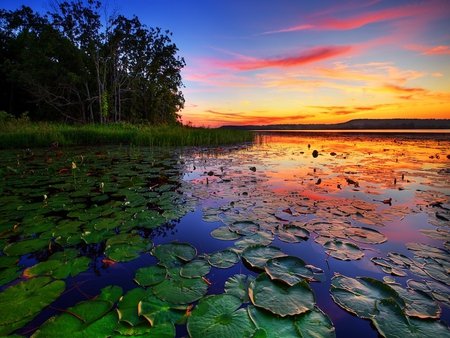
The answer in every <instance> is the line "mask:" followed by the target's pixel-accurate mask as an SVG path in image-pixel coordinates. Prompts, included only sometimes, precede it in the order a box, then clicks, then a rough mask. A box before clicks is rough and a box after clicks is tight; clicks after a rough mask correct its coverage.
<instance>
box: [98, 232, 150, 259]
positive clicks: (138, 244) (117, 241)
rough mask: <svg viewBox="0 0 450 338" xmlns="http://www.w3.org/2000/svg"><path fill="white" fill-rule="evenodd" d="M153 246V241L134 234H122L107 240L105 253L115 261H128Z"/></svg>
mask: <svg viewBox="0 0 450 338" xmlns="http://www.w3.org/2000/svg"><path fill="white" fill-rule="evenodd" d="M152 247H153V242H152V241H150V240H148V239H143V238H142V237H141V236H138V235H133V234H120V235H117V236H113V237H111V238H109V239H108V240H107V241H106V249H105V255H106V256H107V257H108V258H109V259H111V260H113V261H115V262H128V261H131V260H133V259H136V258H138V257H139V256H140V254H141V253H142V252H145V251H148V250H150V249H151V248H152Z"/></svg>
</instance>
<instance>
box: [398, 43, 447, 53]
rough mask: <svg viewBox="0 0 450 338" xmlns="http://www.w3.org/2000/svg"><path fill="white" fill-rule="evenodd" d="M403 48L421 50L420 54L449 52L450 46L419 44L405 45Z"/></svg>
mask: <svg viewBox="0 0 450 338" xmlns="http://www.w3.org/2000/svg"><path fill="white" fill-rule="evenodd" d="M405 48H406V49H411V50H417V51H419V52H422V53H421V55H442V54H450V46H435V47H429V46H421V45H406V46H405Z"/></svg>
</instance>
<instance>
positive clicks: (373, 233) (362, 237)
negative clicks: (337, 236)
mask: <svg viewBox="0 0 450 338" xmlns="http://www.w3.org/2000/svg"><path fill="white" fill-rule="evenodd" d="M344 233H345V234H346V235H347V236H348V237H349V238H350V239H352V240H354V241H356V242H359V243H365V244H381V243H384V242H386V241H387V237H386V236H385V235H384V234H382V233H381V232H379V231H377V230H375V229H371V228H366V227H361V228H359V227H350V228H346V229H345V230H344Z"/></svg>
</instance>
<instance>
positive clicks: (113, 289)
mask: <svg viewBox="0 0 450 338" xmlns="http://www.w3.org/2000/svg"><path fill="white" fill-rule="evenodd" d="M101 291H102V292H101V293H100V295H99V296H98V297H97V299H103V300H109V301H110V302H111V303H115V302H117V301H118V300H119V299H120V297H121V296H122V293H123V289H122V288H121V287H120V286H117V285H109V286H106V287H104V288H103V289H102V290H101Z"/></svg>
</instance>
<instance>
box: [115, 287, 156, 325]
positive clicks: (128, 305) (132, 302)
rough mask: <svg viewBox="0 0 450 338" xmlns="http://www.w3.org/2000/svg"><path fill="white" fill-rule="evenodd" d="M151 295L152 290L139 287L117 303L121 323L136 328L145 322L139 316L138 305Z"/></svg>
mask: <svg viewBox="0 0 450 338" xmlns="http://www.w3.org/2000/svg"><path fill="white" fill-rule="evenodd" d="M149 294H151V291H150V290H147V291H146V290H145V289H144V288H141V287H137V288H134V289H131V290H130V291H128V292H127V293H126V294H125V295H124V296H123V297H121V298H120V300H119V302H118V303H117V313H118V315H119V321H121V322H126V323H128V324H129V325H130V326H136V325H138V324H141V323H143V322H145V319H144V318H143V317H141V316H139V313H138V304H139V303H140V301H141V300H142V299H144V298H145V297H147V296H148V295H149Z"/></svg>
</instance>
